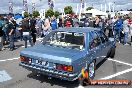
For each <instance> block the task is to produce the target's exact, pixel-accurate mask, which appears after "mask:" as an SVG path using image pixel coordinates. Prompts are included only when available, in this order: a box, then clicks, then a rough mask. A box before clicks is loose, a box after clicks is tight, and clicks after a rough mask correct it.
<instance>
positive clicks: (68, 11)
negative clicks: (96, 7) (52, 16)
mask: <svg viewBox="0 0 132 88" xmlns="http://www.w3.org/2000/svg"><path fill="white" fill-rule="evenodd" d="M64 12H65V13H66V14H72V13H73V9H72V7H71V6H66V7H65V8H64Z"/></svg>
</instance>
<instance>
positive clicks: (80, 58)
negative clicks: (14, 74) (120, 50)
mask: <svg viewBox="0 0 132 88" xmlns="http://www.w3.org/2000/svg"><path fill="white" fill-rule="evenodd" d="M115 48H116V47H115V41H114V40H113V38H110V39H108V38H107V36H106V35H105V34H104V33H103V32H102V31H101V30H100V29H97V28H90V27H86V28H79V27H78V28H60V29H57V30H55V31H52V32H51V33H49V35H47V36H46V37H45V38H44V39H43V41H42V43H41V44H38V45H35V46H33V47H29V48H26V49H24V50H22V51H21V52H20V60H21V61H20V66H22V67H24V68H26V69H28V70H30V71H32V72H37V73H40V74H44V75H47V76H50V77H55V78H60V79H64V80H68V81H74V80H77V79H78V78H79V77H80V76H81V75H82V74H81V71H82V69H83V68H84V70H85V71H88V79H93V78H94V75H95V67H96V65H97V64H98V63H99V62H101V61H102V60H103V59H104V58H105V57H111V58H113V57H114V55H115Z"/></svg>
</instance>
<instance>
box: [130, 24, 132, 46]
mask: <svg viewBox="0 0 132 88" xmlns="http://www.w3.org/2000/svg"><path fill="white" fill-rule="evenodd" d="M130 37H131V38H130V39H131V41H130V42H131V46H132V22H130Z"/></svg>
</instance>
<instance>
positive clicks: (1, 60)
mask: <svg viewBox="0 0 132 88" xmlns="http://www.w3.org/2000/svg"><path fill="white" fill-rule="evenodd" d="M18 58H19V57H17V58H12V59H5V60H0V62H5V61H12V60H17V59H18Z"/></svg>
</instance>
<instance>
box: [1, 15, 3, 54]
mask: <svg viewBox="0 0 132 88" xmlns="http://www.w3.org/2000/svg"><path fill="white" fill-rule="evenodd" d="M2 28H3V20H2V17H1V16H0V51H1V50H3V30H2Z"/></svg>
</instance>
